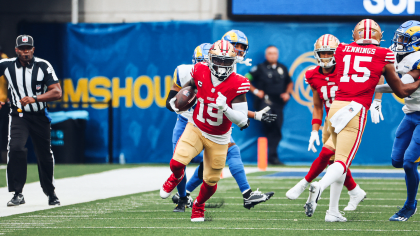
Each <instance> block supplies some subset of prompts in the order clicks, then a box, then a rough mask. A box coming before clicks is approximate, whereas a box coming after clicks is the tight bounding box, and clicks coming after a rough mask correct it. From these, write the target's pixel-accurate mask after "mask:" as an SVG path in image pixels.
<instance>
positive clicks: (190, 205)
mask: <svg viewBox="0 0 420 236" xmlns="http://www.w3.org/2000/svg"><path fill="white" fill-rule="evenodd" d="M187 198H188V203H187V205H186V207H187V208H192V204H193V200H194V199H193V198H192V197H191V194H190V193H187ZM178 201H179V193H175V195H174V196H172V202H173V203H174V204H178Z"/></svg>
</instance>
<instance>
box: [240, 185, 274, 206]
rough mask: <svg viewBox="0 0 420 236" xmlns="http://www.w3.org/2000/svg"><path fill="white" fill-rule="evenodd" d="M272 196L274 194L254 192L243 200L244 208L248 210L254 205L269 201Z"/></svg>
mask: <svg viewBox="0 0 420 236" xmlns="http://www.w3.org/2000/svg"><path fill="white" fill-rule="evenodd" d="M273 195H274V192H268V193H262V192H261V191H258V189H257V191H254V192H252V193H251V195H250V196H249V198H244V207H245V208H246V209H248V210H250V209H251V208H252V207H254V206H255V205H257V204H259V203H261V202H265V201H267V200H269V199H270V198H271V197H272V196H273Z"/></svg>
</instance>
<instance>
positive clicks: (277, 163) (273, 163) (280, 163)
mask: <svg viewBox="0 0 420 236" xmlns="http://www.w3.org/2000/svg"><path fill="white" fill-rule="evenodd" d="M268 164H270V165H275V166H284V163H283V162H281V161H280V160H279V159H278V158H276V159H269V160H268Z"/></svg>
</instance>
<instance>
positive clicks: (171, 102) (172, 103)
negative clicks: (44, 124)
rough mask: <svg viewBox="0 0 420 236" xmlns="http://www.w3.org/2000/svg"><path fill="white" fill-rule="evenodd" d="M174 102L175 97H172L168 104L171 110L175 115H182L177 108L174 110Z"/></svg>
mask: <svg viewBox="0 0 420 236" xmlns="http://www.w3.org/2000/svg"><path fill="white" fill-rule="evenodd" d="M175 100H176V97H173V98H172V99H171V100H169V104H170V105H171V108H172V110H174V112H176V114H181V113H183V112H184V111H180V110H179V109H178V108H176V106H175Z"/></svg>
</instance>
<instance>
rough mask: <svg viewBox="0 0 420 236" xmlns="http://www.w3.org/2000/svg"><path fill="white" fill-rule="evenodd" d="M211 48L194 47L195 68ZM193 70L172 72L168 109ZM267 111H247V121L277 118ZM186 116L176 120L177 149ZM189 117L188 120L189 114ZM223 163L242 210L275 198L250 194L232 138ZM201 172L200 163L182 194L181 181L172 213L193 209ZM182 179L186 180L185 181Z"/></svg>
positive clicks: (200, 181) (268, 120)
mask: <svg viewBox="0 0 420 236" xmlns="http://www.w3.org/2000/svg"><path fill="white" fill-rule="evenodd" d="M239 32H240V31H239ZM241 33H242V32H241ZM242 34H243V33H242ZM243 35H244V34H243ZM245 39H246V36H245ZM244 42H246V44H247V43H248V40H247V39H246V41H244ZM210 46H211V44H209V47H207V46H206V44H201V45H200V46H199V47H197V48H196V49H195V51H194V55H193V63H194V64H195V63H197V62H200V61H203V60H206V57H207V54H208V50H209V48H210ZM239 46H240V47H241V48H240V49H239V50H244V46H243V45H238V46H237V47H239ZM246 47H247V45H246ZM235 48H236V47H235ZM245 49H246V48H245ZM242 55H243V56H244V55H245V53H242ZM241 61H243V60H241ZM249 61H250V60H248V61H246V62H248V63H249ZM192 67H193V65H181V66H178V67H177V69H176V70H175V74H174V85H173V87H172V89H171V92H170V94H169V96H168V100H167V106H170V105H169V104H168V101H169V100H170V98H171V97H173V96H175V95H174V94H176V93H175V92H172V91H179V90H180V87H182V85H184V83H186V82H188V81H189V80H190V79H191V77H190V74H189V72H191V69H192ZM186 72H188V73H186ZM171 93H173V95H171ZM168 109H169V108H168ZM268 109H269V108H268ZM268 109H267V108H266V109H263V110H262V111H259V112H251V111H248V117H250V118H254V119H256V120H259V121H264V122H271V121H273V120H275V119H276V115H275V114H268V113H266V112H267V111H268ZM187 112H189V111H187ZM187 112H184V113H182V114H181V115H180V116H178V117H179V118H178V120H177V124H176V126H175V129H174V135H173V137H172V141H173V143H174V145H176V142H177V140H178V139H179V137H180V136H181V134H182V132H183V130H184V128H185V126H186V124H187V122H188V119H184V117H182V116H184V114H185V113H187ZM189 116H190V117H191V114H190V115H189ZM202 158H203V157H202V154H200V155H199V156H197V157H196V158H195V159H194V160H193V161H199V160H202ZM226 162H227V164H228V165H229V170H230V171H231V173H232V175H233V177H234V178H235V180H236V181H237V183H238V185H239V188H240V190H241V192H242V194H243V196H244V207H246V208H247V209H250V208H251V207H253V206H254V205H256V204H258V203H261V202H265V201H267V200H268V199H269V198H270V197H271V196H272V195H273V194H274V193H273V192H269V193H261V192H260V191H258V190H257V191H254V192H253V191H252V190H251V187H250V186H249V183H248V181H247V179H246V175H245V170H244V166H243V163H242V159H241V155H240V150H239V147H238V146H237V145H235V142H234V141H233V139H232V138H231V141H230V143H229V149H228V154H227V159H226ZM202 171H203V168H202V163H201V164H200V166H199V167H197V169H196V171H195V173H194V175H193V176H192V178H191V180H189V181H188V183H187V188H186V191H185V187H184V186H185V182H184V185H183V186H181V187H180V185H181V183H182V182H183V181H184V180H183V181H182V182H181V183H180V184H179V185H178V186H177V188H178V193H177V194H176V195H175V196H174V197H173V198H172V200H173V202H174V203H176V204H177V206H176V208H175V209H174V212H184V211H185V206H187V207H190V206H191V205H192V198H191V196H190V193H191V192H192V191H193V190H194V189H195V188H196V187H197V186H199V185H200V184H201V183H202V182H203V180H202ZM200 176H201V177H200ZM184 179H185V177H184Z"/></svg>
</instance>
